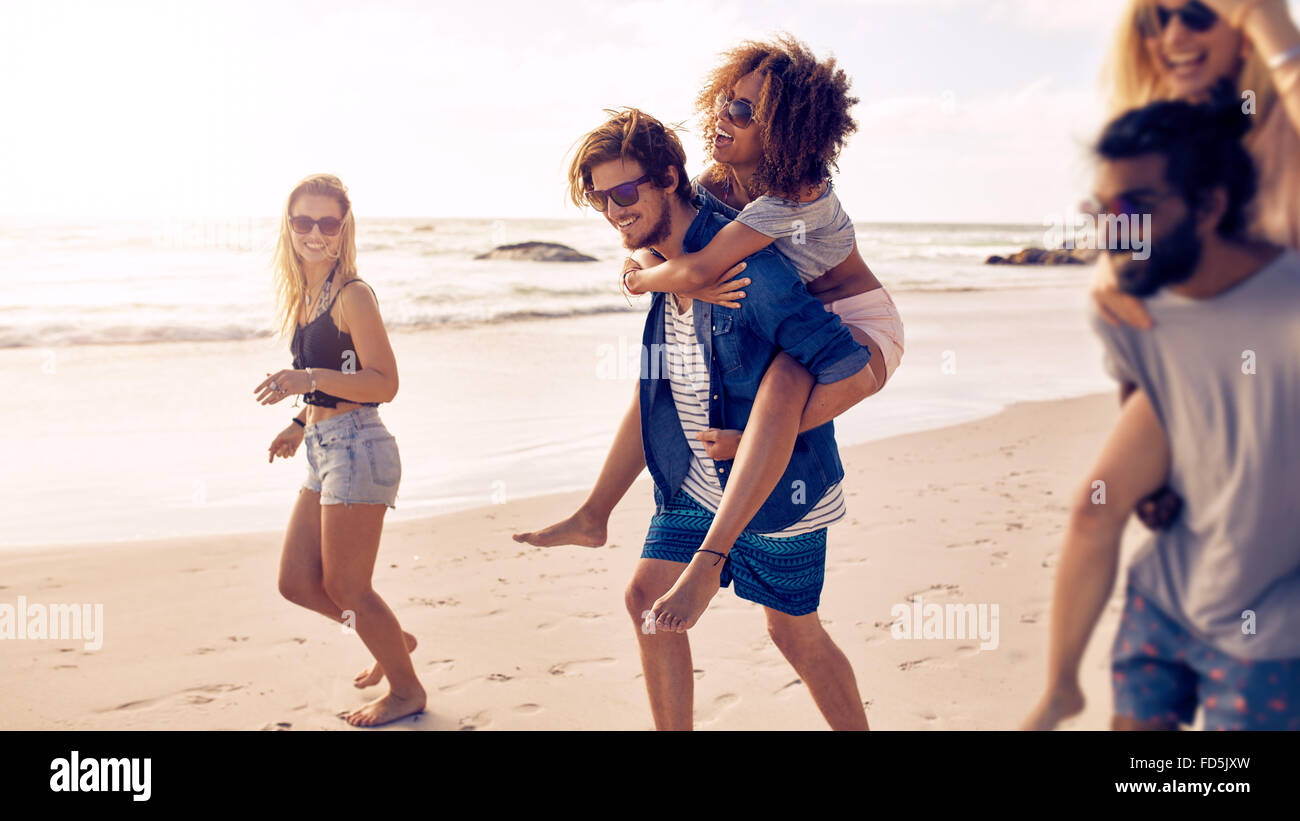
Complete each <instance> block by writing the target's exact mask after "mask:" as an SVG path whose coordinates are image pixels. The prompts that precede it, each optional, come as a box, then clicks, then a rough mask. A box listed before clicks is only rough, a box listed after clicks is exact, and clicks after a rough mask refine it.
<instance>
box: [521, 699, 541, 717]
mask: <svg viewBox="0 0 1300 821" xmlns="http://www.w3.org/2000/svg"><path fill="white" fill-rule="evenodd" d="M541 711H542V705H540V704H533V703H532V702H529V703H528V704H516V705H515V712H516V713H519V714H520V715H532V714H533V713H540V712H541Z"/></svg>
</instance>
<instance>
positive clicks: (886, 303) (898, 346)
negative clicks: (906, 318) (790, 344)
mask: <svg viewBox="0 0 1300 821" xmlns="http://www.w3.org/2000/svg"><path fill="white" fill-rule="evenodd" d="M826 310H828V311H831V312H833V313H836V314H838V315H839V317H840V319H842V320H844V324H845V325H851V326H853V327H854V328H858V329H859V330H861V331H862V332H863V333H865V334H866V335H867V336H869V337H871V341H873V342H875V343H876V344H877V345H879V346H880V353H881V354H883V355H884V358H885V379H886V381H888V379H889V377H891V376H893V375H894V371H895V370H897V369H898V363H899V362H901V361H902V359H903V319H902V317H900V316H899V315H898V308H897V307H896V306H895V305H894V300H893V299H891V298H890V296H889V294H888V293H887V292H886V291H885V289H884V288H877V289H875V290H874V291H866V292H865V293H861V294H858V295H857V296H851V297H848V298H846V299H837V300H835V301H834V302H832V303H830V304H829V305H827V306H826Z"/></svg>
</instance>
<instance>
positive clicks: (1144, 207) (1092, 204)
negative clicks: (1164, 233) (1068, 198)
mask: <svg viewBox="0 0 1300 821" xmlns="http://www.w3.org/2000/svg"><path fill="white" fill-rule="evenodd" d="M1172 196H1174V194H1172V193H1165V194H1157V195H1154V196H1152V197H1149V198H1141V197H1134V196H1130V195H1125V194H1121V195H1119V196H1118V197H1112V198H1111V199H1109V200H1106V201H1102V200H1099V199H1097V198H1096V197H1089V198H1088V199H1086V200H1084V201H1083V202H1082V203H1081V204H1080V205H1079V212H1080V213H1083V214H1087V215H1088V216H1092V217H1104V216H1116V217H1126V218H1128V219H1133V218H1134V217H1140V216H1143V215H1145V214H1150V213H1151V211H1152V209H1154V208H1155V206H1156V205H1158V204H1159V203H1161V202H1164V201H1165V200H1167V199H1169V198H1170V197H1172Z"/></svg>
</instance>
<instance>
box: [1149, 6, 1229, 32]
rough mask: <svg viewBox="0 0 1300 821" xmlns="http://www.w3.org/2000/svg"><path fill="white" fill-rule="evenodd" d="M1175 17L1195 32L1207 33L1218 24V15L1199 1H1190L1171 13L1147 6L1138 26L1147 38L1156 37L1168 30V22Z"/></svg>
mask: <svg viewBox="0 0 1300 821" xmlns="http://www.w3.org/2000/svg"><path fill="white" fill-rule="evenodd" d="M1175 17H1177V18H1178V19H1180V20H1182V21H1183V25H1184V26H1187V28H1188V29H1190V30H1191V31H1196V32H1201V31H1209V30H1210V29H1212V28H1214V26H1215V24H1216V23H1218V22H1219V15H1218V13H1217V12H1215V10H1214V9H1212V8H1210V7H1209V6H1207V5H1205V4H1204V3H1202V2H1201V0H1192V2H1190V3H1188V4H1187V5H1185V6H1183V7H1182V8H1180V9H1174V10H1173V11H1170V10H1169V9H1167V8H1165V7H1164V6H1148V7H1147V9H1146V11H1145V12H1144V13H1143V15H1142V17H1141V22H1140V26H1141V27H1142V31H1143V33H1144V34H1146V35H1147V36H1148V37H1158V36H1159V35H1160V33H1161V32H1162V31H1164V30H1165V29H1167V28H1169V23H1170V21H1172V20H1173V19H1174V18H1175Z"/></svg>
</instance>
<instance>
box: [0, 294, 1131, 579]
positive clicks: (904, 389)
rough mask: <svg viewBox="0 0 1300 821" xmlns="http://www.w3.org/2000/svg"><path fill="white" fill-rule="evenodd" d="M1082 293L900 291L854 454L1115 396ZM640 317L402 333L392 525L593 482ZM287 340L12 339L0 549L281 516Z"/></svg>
mask: <svg viewBox="0 0 1300 821" xmlns="http://www.w3.org/2000/svg"><path fill="white" fill-rule="evenodd" d="M1084 299H1086V295H1084V294H1081V293H1080V292H1078V291H1076V290H1074V289H1066V288H1040V289H1026V290H1024V291H1021V292H1018V293H1017V294H1016V297H1015V300H1014V301H1010V302H1008V301H1007V300H1005V299H1002V298H999V297H996V296H989V295H987V294H983V295H981V294H961V293H906V292H905V293H902V294H899V295H898V296H897V297H896V298H895V301H896V302H897V303H898V305H899V309H900V311H901V312H902V313H903V317H904V324H905V327H906V336H907V339H906V353H905V354H904V357H903V362H902V365H901V366H900V368H899V370H898V372H897V373H895V375H894V377H893V379H892V380H891V382H890V384H889V385H888V386H887V387H886V388H885V390H884V391H882V392H881V393H880V394H878V395H877V396H873V397H871V398H869V399H867V400H866V401H864V402H863V403H861V404H860V405H858V406H857V407H855V408H853V409H851V410H850V411H848V412H847V413H845V414H843V415H842V416H841V417H840V418H838V419H837V420H836V421H835V432H836V438H837V440H838V441H839V442H840V443H841V444H842V446H843V447H851V446H853V445H854V444H860V443H863V442H874V441H879V440H881V439H883V438H887V437H889V436H892V435H896V434H899V433H908V432H915V431H919V430H929V429H936V428H941V427H944V426H947V425H951V424H957V423H960V422H963V421H968V420H971V419H976V418H983V417H987V416H989V415H992V414H995V413H998V412H1000V411H1002V410H1003V409H1005V408H1006V407H1007V406H1009V405H1010V404H1012V403H1014V402H1016V401H1022V400H1041V399H1057V398H1066V397H1077V396H1086V395H1088V394H1090V393H1094V392H1096V391H1099V390H1106V389H1109V388H1110V385H1111V382H1110V380H1109V378H1108V377H1107V376H1106V375H1105V374H1104V372H1103V371H1102V368H1101V355H1100V346H1099V344H1098V343H1097V341H1096V339H1095V337H1094V336H1093V335H1092V334H1091V332H1090V330H1089V329H1088V328H1087V325H1086V321H1085V314H1084V312H1083V300H1084ZM643 324H644V319H643V317H640V316H635V315H629V314H626V313H620V314H605V315H598V316H587V317H581V318H578V319H572V320H565V321H563V322H556V321H553V320H529V321H527V322H519V323H513V324H511V325H509V326H500V327H496V328H492V329H490V330H488V331H483V330H479V331H473V332H466V331H462V330H446V329H442V330H424V331H419V332H395V333H394V334H392V336H391V339H392V343H393V348H394V352H395V353H396V354H397V357H398V361H399V362H402V363H410V364H406V365H405V367H404V368H403V370H402V389H401V393H400V394H399V396H398V397H397V400H396V401H395V402H394V403H392V404H389V405H385V406H384V407H382V408H381V409H380V413H381V416H382V418H383V419H384V422H385V424H386V425H387V426H388V428H389V430H390V431H391V432H392V433H393V435H394V436H396V437H397V441H398V447H399V449H400V451H401V455H402V462H403V476H402V486H401V489H400V491H399V495H398V500H397V509H396V510H392V511H390V512H389V520H390V521H392V522H396V521H406V520H410V519H413V518H423V517H427V516H429V515H434V514H439V513H444V512H450V511H452V510H468V509H473V508H475V507H481V506H484V505H488V504H492V503H494V502H495V501H497V500H498V499H499V498H503V497H508V498H523V497H531V496H535V495H538V494H544V493H549V492H553V491H555V490H556V489H557V488H566V489H578V488H583V487H589V486H590V483H591V482H592V481H594V478H595V476H596V475H597V473H598V472H599V469H600V465H601V464H602V462H603V460H604V456H605V454H606V452H607V451H608V448H609V443H610V441H612V438H613V435H614V430H615V426H616V424H617V422H618V420H619V419H621V418H622V414H623V411H624V410H625V409H626V407H627V402H628V400H629V398H630V394H631V392H632V390H633V388H634V385H635V383H636V375H637V374H636V371H637V367H629V366H628V365H629V363H625V362H623V361H622V360H623V357H624V354H626V353H629V352H632V353H634V352H636V350H637V349H639V344H640V338H641V336H640V334H641V330H642V327H643ZM1027 339H1033V344H1026V340H1027ZM281 348H282V346H281V345H280V344H279V342H278V340H272V339H265V340H253V341H241V342H205V343H173V344H168V345H149V346H137V347H136V348H134V349H133V350H131V351H130V353H129V355H124V354H123V350H124V349H123V348H122V346H84V347H81V348H75V349H66V350H65V349H58V350H56V351H55V352H53V354H52V355H51V357H50V359H49V360H48V361H47V360H46V358H45V356H44V355H43V354H42V353H41V351H39V350H26V349H23V350H0V370H4V371H5V372H6V373H9V374H10V375H11V382H12V384H11V388H12V390H13V391H14V392H15V393H16V395H22V396H26V397H29V401H28V402H26V403H24V404H22V405H19V406H16V407H14V408H12V409H11V410H10V412H9V413H8V414H6V417H7V420H8V421H10V423H11V424H12V425H13V426H14V429H16V430H22V431H24V432H25V435H24V436H21V437H17V438H16V439H15V441H14V442H13V444H12V446H11V452H10V456H11V459H12V460H13V463H14V464H15V466H16V467H17V470H14V471H12V472H10V473H8V474H6V475H5V476H3V477H0V493H3V494H5V496H6V498H8V499H10V500H11V503H12V509H13V513H12V515H11V517H10V519H9V522H8V528H7V533H6V542H7V543H6V544H4V545H0V554H3V553H5V552H8V551H11V550H23V549H29V548H40V547H43V546H55V545H68V544H81V545H85V544H103V543H111V544H120V543H123V542H129V541H133V540H138V539H143V538H175V537H181V536H198V535H203V534H218V533H225V534H247V533H257V532H263V531H266V530H268V529H273V528H277V527H280V526H282V524H283V522H285V521H287V517H288V513H289V508H290V507H291V505H292V501H293V496H294V493H295V492H296V489H297V487H298V485H299V484H300V482H301V479H302V475H303V473H304V471H305V465H304V463H303V459H302V449H301V448H300V449H299V451H298V453H297V455H295V457H294V458H293V459H290V460H287V461H286V460H282V459H277V460H275V463H274V464H270V465H268V464H267V463H266V462H265V461H264V460H265V459H266V445H267V443H269V441H270V439H271V437H272V436H273V435H274V433H275V431H276V430H278V429H279V428H280V427H281V426H282V425H284V423H285V422H287V421H288V420H287V417H288V416H290V415H292V414H293V413H295V412H296V411H294V410H292V409H291V407H290V406H291V404H292V403H291V401H285V402H282V403H280V404H278V405H275V406H270V407H261V406H259V405H257V404H256V403H255V402H253V401H251V399H250V397H251V393H250V390H251V388H252V387H253V386H254V385H255V384H256V383H257V382H259V381H261V378H262V375H263V374H264V373H265V372H268V371H272V370H274V369H275V368H279V367H284V366H286V365H287V362H285V359H286V356H285V352H284V351H283V350H281ZM633 364H635V363H633ZM575 392H577V393H578V394H580V395H581V396H582V397H583V401H582V402H581V403H573V402H572V401H571V397H572V396H573V395H574V394H575ZM88 397H94V398H93V399H91V398H88ZM50 454H76V457H75V460H74V461H72V462H69V461H68V460H67V459H51V458H50Z"/></svg>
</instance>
